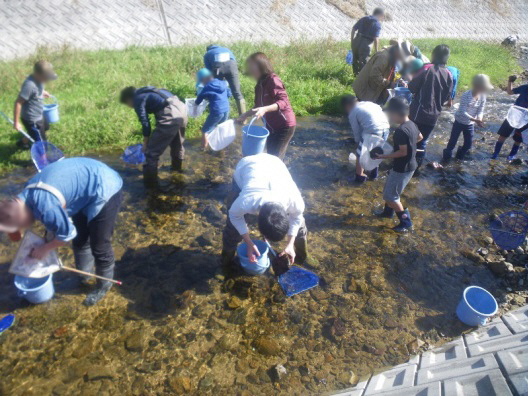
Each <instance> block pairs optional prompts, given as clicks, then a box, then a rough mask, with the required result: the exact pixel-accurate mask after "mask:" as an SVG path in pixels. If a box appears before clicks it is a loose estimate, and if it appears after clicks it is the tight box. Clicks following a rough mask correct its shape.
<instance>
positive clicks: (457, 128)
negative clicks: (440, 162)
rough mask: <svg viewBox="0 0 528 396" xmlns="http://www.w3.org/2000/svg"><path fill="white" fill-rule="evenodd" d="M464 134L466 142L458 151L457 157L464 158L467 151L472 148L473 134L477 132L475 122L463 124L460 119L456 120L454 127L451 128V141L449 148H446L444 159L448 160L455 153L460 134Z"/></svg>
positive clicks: (448, 144)
mask: <svg viewBox="0 0 528 396" xmlns="http://www.w3.org/2000/svg"><path fill="white" fill-rule="evenodd" d="M461 133H462V135H463V136H464V144H463V145H462V147H460V148H459V149H458V151H457V154H456V157H457V159H463V158H464V156H465V155H466V154H467V152H468V151H469V150H470V149H471V145H472V144H473V134H474V133H475V125H474V124H469V125H466V124H462V123H460V122H458V121H455V122H454V124H453V128H452V129H451V137H450V138H449V143H447V148H446V149H445V150H444V159H445V160H447V159H449V158H451V156H452V155H453V150H454V149H455V147H456V144H457V142H458V138H459V137H460V134H461Z"/></svg>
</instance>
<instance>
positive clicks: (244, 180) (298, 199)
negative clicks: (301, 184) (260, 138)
mask: <svg viewBox="0 0 528 396" xmlns="http://www.w3.org/2000/svg"><path fill="white" fill-rule="evenodd" d="M227 208H228V212H229V215H228V218H227V224H226V227H225V228H224V232H223V236H222V242H223V250H222V264H223V265H224V266H227V265H229V264H230V263H231V262H232V261H233V259H234V257H235V253H236V248H237V245H238V244H239V243H240V242H241V241H242V240H244V242H246V244H247V249H248V251H247V257H248V258H249V259H250V261H251V262H256V261H257V257H259V256H260V252H259V250H258V248H257V247H256V246H255V244H254V243H253V241H252V240H251V237H250V235H249V229H248V226H247V224H246V220H245V216H246V215H258V228H259V231H260V232H261V234H262V236H263V237H264V238H266V239H267V240H268V241H270V242H280V241H282V240H283V239H284V238H286V247H285V248H284V250H283V252H282V253H281V254H280V255H281V256H284V255H287V256H288V257H289V259H290V263H293V262H294V261H295V262H297V263H301V264H302V263H305V262H306V264H308V265H313V264H314V261H313V259H311V258H309V256H308V249H307V240H306V237H307V233H308V230H307V228H306V224H305V221H304V217H303V212H304V201H303V198H302V196H301V193H300V191H299V189H298V188H297V185H296V184H295V182H294V181H293V179H292V177H291V175H290V172H289V171H288V168H286V165H284V163H283V162H282V161H281V160H280V159H279V158H278V157H276V156H274V155H270V154H265V153H263V154H257V155H252V156H248V157H245V158H243V159H242V160H240V162H239V163H238V165H237V167H236V170H235V174H234V176H233V186H232V190H231V193H230V194H229V196H228V199H227Z"/></svg>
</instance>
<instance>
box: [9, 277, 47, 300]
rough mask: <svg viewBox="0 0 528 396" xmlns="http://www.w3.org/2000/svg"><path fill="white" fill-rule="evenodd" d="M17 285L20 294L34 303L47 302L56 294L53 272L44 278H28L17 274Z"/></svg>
mask: <svg viewBox="0 0 528 396" xmlns="http://www.w3.org/2000/svg"><path fill="white" fill-rule="evenodd" d="M15 286H16V288H17V289H18V295H19V296H20V297H24V298H25V299H26V300H28V301H29V302H30V303H33V304H41V303H45V302H46V301H49V300H51V299H52V298H53V295H54V294H55V288H54V287H53V277H52V274H49V275H48V276H45V277H44V278H26V277H25V276H20V275H16V276H15Z"/></svg>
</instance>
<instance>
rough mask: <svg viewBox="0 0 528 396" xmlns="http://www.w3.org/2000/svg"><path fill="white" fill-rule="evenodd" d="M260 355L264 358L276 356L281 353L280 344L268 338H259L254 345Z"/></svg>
mask: <svg viewBox="0 0 528 396" xmlns="http://www.w3.org/2000/svg"><path fill="white" fill-rule="evenodd" d="M253 345H254V347H255V349H256V350H257V352H258V353H260V354H262V355H264V356H276V355H278V354H279V353H280V346H279V344H278V343H277V342H276V341H275V340H273V339H271V338H268V337H259V338H257V339H256V340H255V342H254V343H253Z"/></svg>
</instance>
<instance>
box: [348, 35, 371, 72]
mask: <svg viewBox="0 0 528 396" xmlns="http://www.w3.org/2000/svg"><path fill="white" fill-rule="evenodd" d="M373 43H374V40H372V39H370V38H367V37H365V36H363V35H361V34H359V33H358V34H357V35H356V37H354V40H352V53H353V54H354V60H353V62H352V70H353V71H354V74H356V75H357V74H359V72H360V71H361V69H363V67H364V66H365V65H366V64H367V62H368V60H369V58H370V52H371V51H372V44H373Z"/></svg>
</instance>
